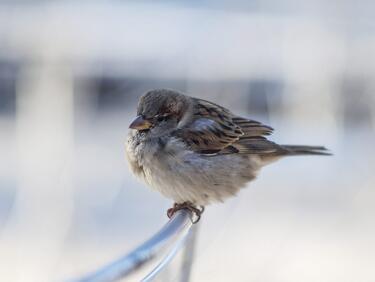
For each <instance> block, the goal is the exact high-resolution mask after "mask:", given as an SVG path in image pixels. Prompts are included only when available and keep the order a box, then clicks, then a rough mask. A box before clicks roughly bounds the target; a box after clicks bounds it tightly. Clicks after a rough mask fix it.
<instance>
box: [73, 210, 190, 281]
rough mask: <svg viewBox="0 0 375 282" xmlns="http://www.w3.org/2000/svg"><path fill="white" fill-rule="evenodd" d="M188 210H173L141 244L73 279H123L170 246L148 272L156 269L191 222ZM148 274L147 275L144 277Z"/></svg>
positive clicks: (180, 243)
mask: <svg viewBox="0 0 375 282" xmlns="http://www.w3.org/2000/svg"><path fill="white" fill-rule="evenodd" d="M192 216H193V215H192V213H191V212H190V211H188V210H180V211H177V212H176V213H175V214H174V216H173V217H172V218H171V219H170V220H169V222H168V223H167V224H165V225H164V227H163V228H162V229H161V230H160V231H159V232H158V233H157V234H155V235H154V236H153V237H152V238H150V239H149V240H147V241H146V242H145V243H143V244H142V245H141V246H139V247H138V248H136V249H135V250H134V251H132V252H130V253H129V254H128V255H127V256H125V257H122V258H120V259H118V260H116V261H114V262H112V263H110V264H108V265H107V266H104V267H102V268H101V269H99V270H98V271H96V272H94V273H92V274H90V275H88V276H86V277H83V278H81V279H78V280H73V281H75V282H112V281H117V280H119V279H121V278H125V277H127V276H129V275H131V274H133V273H134V272H135V271H139V270H140V269H141V268H143V267H144V266H146V265H147V264H148V263H150V262H151V261H153V260H155V259H156V258H157V257H159V256H160V255H161V254H162V253H163V251H164V250H166V249H170V248H172V250H171V251H170V252H169V253H168V254H167V255H166V258H165V259H164V260H163V261H162V262H161V263H160V264H159V265H158V266H157V267H156V268H155V269H154V270H153V271H152V272H151V273H152V275H155V274H157V273H158V272H159V271H160V269H161V268H160V266H161V265H166V264H168V262H169V261H170V260H171V259H172V258H173V256H174V254H175V253H176V252H177V251H178V250H179V249H180V248H181V246H183V242H184V241H185V239H186V237H187V235H188V233H189V230H190V228H191V227H192V225H193V223H192V222H193V221H192ZM148 277H149V276H148Z"/></svg>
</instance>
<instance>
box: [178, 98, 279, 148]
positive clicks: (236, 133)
mask: <svg viewBox="0 0 375 282" xmlns="http://www.w3.org/2000/svg"><path fill="white" fill-rule="evenodd" d="M195 102H196V104H195V111H194V112H193V115H192V117H191V121H190V122H189V123H187V124H186V125H185V126H184V127H182V128H180V129H178V130H177V131H176V132H175V135H176V136H178V137H180V138H182V139H183V140H184V141H185V142H186V143H187V144H188V146H189V147H190V148H191V149H192V150H193V151H196V152H199V153H202V154H233V153H240V154H274V153H276V152H278V151H280V150H282V148H281V147H280V146H278V145H277V144H275V143H273V142H271V141H269V140H267V139H266V138H265V137H264V135H270V134H271V133H272V131H273V129H272V128H271V127H269V126H266V125H264V124H262V123H260V122H258V121H254V120H249V119H245V118H242V117H238V116H235V115H233V114H232V113H231V112H230V111H229V110H227V109H226V108H224V107H221V106H219V105H217V104H214V103H211V102H208V101H205V100H199V99H195Z"/></svg>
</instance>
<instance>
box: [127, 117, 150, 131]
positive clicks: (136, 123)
mask: <svg viewBox="0 0 375 282" xmlns="http://www.w3.org/2000/svg"><path fill="white" fill-rule="evenodd" d="M151 126H152V123H151V122H149V121H148V120H146V119H144V118H143V117H142V116H137V117H136V118H135V119H134V120H133V122H132V123H131V124H130V125H129V128H131V129H137V130H145V129H150V127H151Z"/></svg>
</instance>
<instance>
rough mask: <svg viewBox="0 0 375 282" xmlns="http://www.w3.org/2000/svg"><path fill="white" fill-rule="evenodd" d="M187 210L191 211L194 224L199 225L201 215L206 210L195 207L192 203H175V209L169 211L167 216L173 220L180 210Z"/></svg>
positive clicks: (201, 207)
mask: <svg viewBox="0 0 375 282" xmlns="http://www.w3.org/2000/svg"><path fill="white" fill-rule="evenodd" d="M182 209H187V210H189V211H191V212H192V213H193V214H194V215H195V218H194V219H193V224H195V223H198V222H199V220H200V219H201V215H202V213H203V212H204V210H205V208H204V206H194V205H193V204H192V203H189V202H185V203H181V204H177V203H175V204H174V205H173V208H170V209H168V211H167V215H168V217H169V218H171V217H172V216H173V215H174V214H175V213H176V212H177V211H178V210H182Z"/></svg>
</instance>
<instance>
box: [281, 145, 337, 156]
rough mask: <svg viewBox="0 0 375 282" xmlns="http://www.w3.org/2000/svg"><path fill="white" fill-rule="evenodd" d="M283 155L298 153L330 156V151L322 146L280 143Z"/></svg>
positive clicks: (296, 154) (295, 154)
mask: <svg viewBox="0 0 375 282" xmlns="http://www.w3.org/2000/svg"><path fill="white" fill-rule="evenodd" d="M281 147H282V148H283V149H285V151H284V154H283V155H284V156H298V155H320V156H331V155H332V153H330V152H329V151H328V150H327V149H326V148H325V147H323V146H303V145H302V146H300V145H282V146H281Z"/></svg>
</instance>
